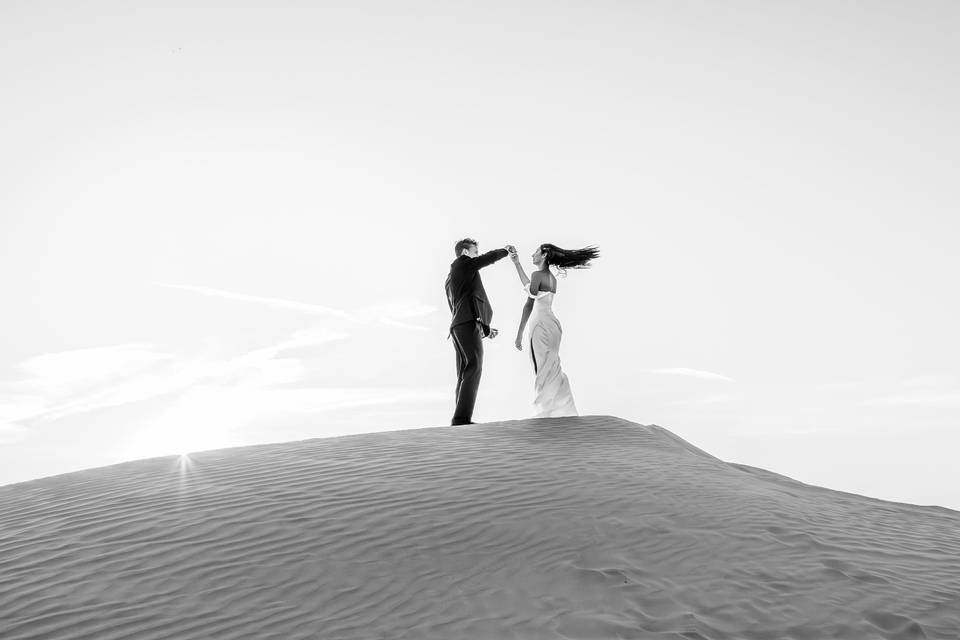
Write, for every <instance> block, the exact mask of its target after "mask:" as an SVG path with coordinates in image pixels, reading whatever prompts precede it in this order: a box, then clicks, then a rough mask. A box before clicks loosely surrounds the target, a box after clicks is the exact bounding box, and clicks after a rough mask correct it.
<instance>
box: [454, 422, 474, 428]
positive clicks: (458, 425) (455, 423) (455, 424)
mask: <svg viewBox="0 0 960 640" xmlns="http://www.w3.org/2000/svg"><path fill="white" fill-rule="evenodd" d="M465 424H477V423H476V422H451V423H450V426H451V427H460V426H463V425H465Z"/></svg>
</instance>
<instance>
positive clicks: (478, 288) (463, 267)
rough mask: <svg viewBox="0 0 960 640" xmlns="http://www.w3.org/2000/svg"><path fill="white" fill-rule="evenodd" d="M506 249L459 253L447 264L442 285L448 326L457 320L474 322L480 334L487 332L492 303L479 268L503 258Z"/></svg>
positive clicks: (458, 321) (485, 335) (488, 330)
mask: <svg viewBox="0 0 960 640" xmlns="http://www.w3.org/2000/svg"><path fill="white" fill-rule="evenodd" d="M507 255H509V254H508V253H507V250H506V249H494V250H493V251H488V252H487V253H484V254H483V255H480V256H477V257H476V258H471V257H470V256H464V255H461V256H459V257H458V258H457V259H456V260H454V261H453V262H452V263H451V264H450V273H449V275H447V282H446V284H445V285H444V286H445V288H446V290H447V304H448V305H449V306H450V313H451V314H453V317H452V318H451V320H450V329H451V330H452V329H453V328H454V327H455V326H457V325H458V324H464V323H466V322H478V323H479V324H480V328H481V333H482V335H483V337H487V336H488V335H490V321H491V320H493V307H492V306H490V301H489V300H487V292H486V291H485V290H484V288H483V280H481V279H480V269H482V268H483V267H486V266H488V265H491V264H493V263H494V262H496V261H497V260H500V259H502V258H506V257H507Z"/></svg>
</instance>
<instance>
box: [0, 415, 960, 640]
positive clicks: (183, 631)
mask: <svg viewBox="0 0 960 640" xmlns="http://www.w3.org/2000/svg"><path fill="white" fill-rule="evenodd" d="M0 637H2V638H3V639H4V640H22V639H27V638H30V639H36V638H68V637H69V638H90V639H96V640H110V639H116V638H136V639H138V640H147V639H155V640H159V639H165V638H170V639H174V638H176V639H182V638H257V639H263V638H278V639H279V638H282V639H284V640H288V639H292V638H324V639H330V640H333V639H347V638H350V639H353V638H357V639H360V638H364V639H367V638H389V639H391V640H394V639H401V638H408V639H411V640H414V639H416V640H419V639H428V638H437V639H440V638H443V639H445V640H448V639H454V638H478V639H485V638H524V639H526V638H662V639H668V638H671V639H677V640H680V639H686V640H694V639H705V638H706V639H711V640H718V639H731V640H732V639H757V640H770V639H784V640H786V639H795V640H811V639H818V638H858V639H859V638H886V639H896V640H905V639H912V638H943V639H948V638H949V639H956V638H958V637H960V513H958V512H955V511H951V510H949V509H944V508H939V507H920V506H913V505H905V504H898V503H892V502H885V501H882V500H876V499H871V498H865V497H861V496H856V495H852V494H848V493H841V492H835V491H831V490H829V489H823V488H819V487H812V486H809V485H805V484H802V483H800V482H795V481H793V480H790V479H789V478H785V477H783V476H779V475H777V474H775V473H771V472H768V471H764V470H762V469H754V468H752V467H746V466H743V465H733V464H729V463H726V462H723V461H721V460H719V459H717V458H715V457H713V456H711V455H709V454H708V453H706V452H704V451H701V450H700V449H697V448H696V447H694V446H693V445H691V444H689V443H687V442H685V441H684V440H683V439H681V438H679V437H677V436H676V435H674V434H672V433H670V432H669V431H668V430H666V429H663V428H661V427H657V426H643V425H638V424H634V423H631V422H628V421H625V420H621V419H618V418H614V417H610V416H586V417H579V418H544V419H540V420H516V421H508V422H501V423H488V424H479V425H472V426H468V427H439V428H430V429H417V430H408V431H394V432H381V433H374V434H365V435H354V436H342V437H338V438H329V439H315V440H306V441H301V442H290V443H284V444H275V445H263V446H255V447H244V448H238V449H225V450H219V451H207V452H202V453H197V454H193V455H191V456H190V458H189V461H188V462H187V463H184V461H183V460H181V459H178V458H171V457H167V458H154V459H150V460H140V461H136V462H130V463H124V464H120V465H115V466H111V467H103V468H100V469H91V470H87V471H82V472H77V473H71V474H65V475H61V476H55V477H51V478H44V479H40V480H34V481H31V482H24V483H19V484H14V485H7V486H4V487H0Z"/></svg>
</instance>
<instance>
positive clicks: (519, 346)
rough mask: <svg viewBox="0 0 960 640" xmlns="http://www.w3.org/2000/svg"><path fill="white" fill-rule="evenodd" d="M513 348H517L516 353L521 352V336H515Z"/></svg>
mask: <svg viewBox="0 0 960 640" xmlns="http://www.w3.org/2000/svg"><path fill="white" fill-rule="evenodd" d="M513 346H515V347H516V348H517V351H523V336H517V340H516V342H514V343H513Z"/></svg>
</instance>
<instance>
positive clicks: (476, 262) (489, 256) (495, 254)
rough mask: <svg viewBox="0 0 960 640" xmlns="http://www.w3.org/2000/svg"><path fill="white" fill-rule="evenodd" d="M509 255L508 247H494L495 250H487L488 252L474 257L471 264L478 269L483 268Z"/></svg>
mask: <svg viewBox="0 0 960 640" xmlns="http://www.w3.org/2000/svg"><path fill="white" fill-rule="evenodd" d="M508 255H509V253H508V252H507V250H506V249H494V250H493V251H487V252H486V253H484V254H481V255H479V256H477V257H476V258H473V259H472V260H471V261H470V266H472V267H474V268H476V269H483V268H484V267H488V266H490V265H491V264H493V263H494V262H496V261H497V260H501V259H503V258H506V257H507V256H508Z"/></svg>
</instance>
